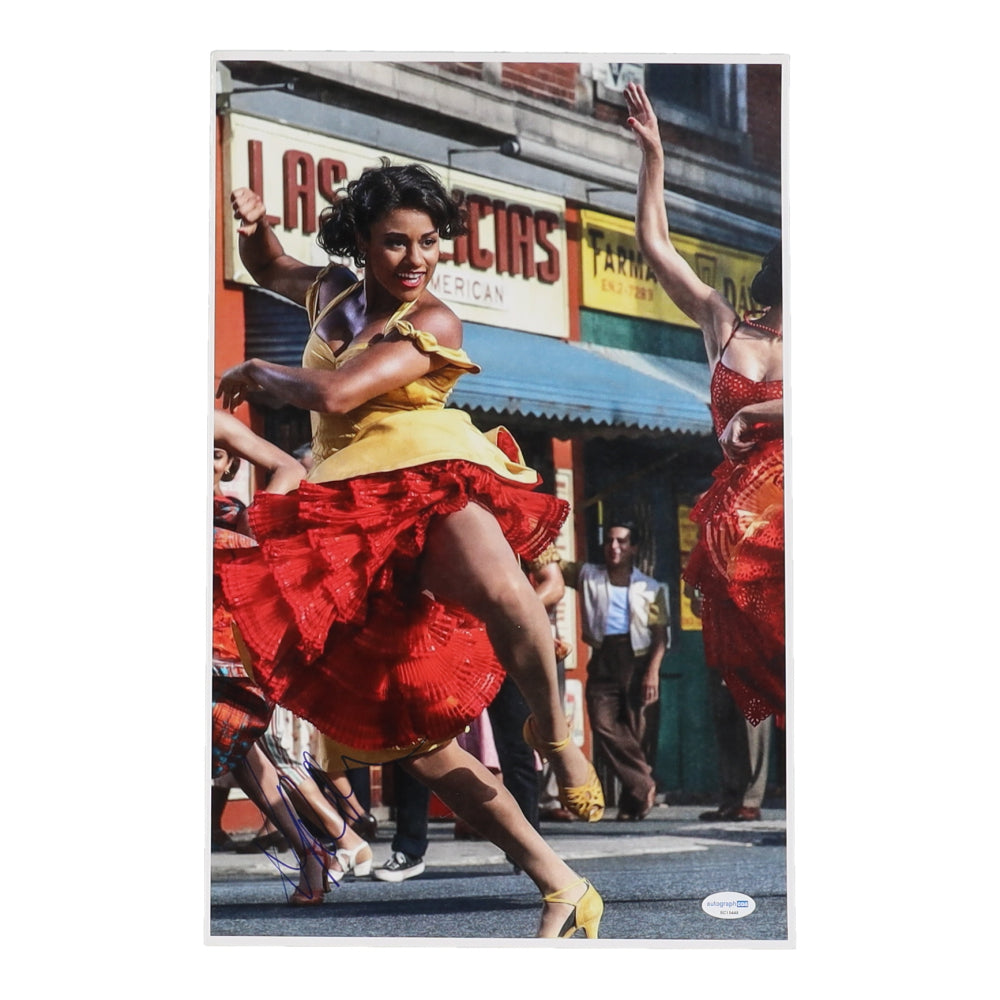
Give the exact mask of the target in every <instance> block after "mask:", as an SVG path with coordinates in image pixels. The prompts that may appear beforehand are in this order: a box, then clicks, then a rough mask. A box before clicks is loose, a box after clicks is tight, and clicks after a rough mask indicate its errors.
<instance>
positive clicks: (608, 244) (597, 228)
mask: <svg viewBox="0 0 1000 1000" xmlns="http://www.w3.org/2000/svg"><path fill="white" fill-rule="evenodd" d="M580 222H581V225H582V229H583V234H582V238H581V241H580V250H581V259H582V263H583V274H582V276H581V277H582V304H583V305H584V306H586V307H587V308H590V309H601V310H603V311H604V312H612V313H619V314H620V315H622V316H636V317H639V318H640V319H656V320H662V321H663V322H665V323H676V324H678V325H679V326H691V327H694V326H696V324H695V323H693V322H692V321H691V320H690V319H689V318H688V317H687V316H685V315H684V313H682V312H681V311H680V309H678V308H677V306H675V305H674V304H673V302H672V301H671V300H670V299H669V298H668V297H667V294H666V292H664V291H663V289H662V288H661V287H660V285H659V283H658V282H657V280H656V277H655V275H654V274H653V271H652V269H651V268H650V267H649V265H648V264H647V263H646V261H645V260H644V259H643V256H642V253H641V252H640V251H639V244H638V242H637V241H636V238H635V223H634V222H632V220H631V219H620V218H617V217H616V216H613V215H604V214H603V213H600V212H591V211H587V210H584V211H581V212H580ZM670 239H671V242H672V243H673V244H674V246H675V247H676V248H677V250H678V252H679V253H680V255H681V256H682V257H683V258H684V259H685V260H686V261H687V262H688V264H690V265H691V267H692V268H693V269H694V272H695V273H696V274H697V275H698V277H700V278H701V280H702V281H704V282H705V284H707V285H711V286H712V288H714V289H716V291H718V292H721V293H722V295H723V296H724V297H725V298H726V299H728V300H729V302H730V303H731V304H732V306H733V308H734V309H735V310H736V311H737V312H738V313H739V314H740V315H741V316H742V315H743V313H745V312H749V311H751V310H752V309H753V308H754V304H753V302H752V300H751V299H750V282H751V281H753V278H754V275H755V274H756V273H757V272H758V271H759V270H760V259H761V255H760V254H759V253H747V252H745V251H742V250H734V249H732V248H731V247H725V246H722V245H721V244H718V243H709V242H707V241H706V240H698V239H695V238H694V237H692V236H683V235H681V234H679V233H671V234H670Z"/></svg>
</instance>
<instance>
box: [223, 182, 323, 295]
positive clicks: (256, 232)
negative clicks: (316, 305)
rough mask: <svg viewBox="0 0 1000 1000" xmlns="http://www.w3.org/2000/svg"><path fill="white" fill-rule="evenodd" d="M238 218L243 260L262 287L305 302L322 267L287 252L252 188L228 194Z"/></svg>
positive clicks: (238, 189) (241, 257)
mask: <svg viewBox="0 0 1000 1000" xmlns="http://www.w3.org/2000/svg"><path fill="white" fill-rule="evenodd" d="M229 200H230V202H231V204H232V206H233V215H235V217H236V218H237V220H239V226H238V228H237V232H238V233H239V234H240V260H242V261H243V263H244V264H245V265H246V269H247V270H248V271H249V272H250V276H251V277H252V278H253V280H254V281H256V282H257V284H258V285H260V286H261V287H262V288H266V289H268V290H269V291H272V292H275V293H276V294H277V295H283V296H284V297H285V298H286V299H291V301H292V302H297V303H298V304H299V305H300V306H304V305H305V302H306V292H307V291H308V289H309V286H310V285H311V284H312V283H313V281H315V280H316V275H318V274H319V272H320V270H321V268H319V267H314V266H311V265H309V264H304V263H303V262H302V261H300V260H297V259H296V258H295V257H292V256H290V255H289V254H287V253H285V251H284V248H283V247H282V245H281V242H280V240H279V239H278V237H277V236H276V235H275V234H274V230H273V229H271V227H270V225H268V222H267V209H266V208H265V207H264V202H263V200H262V199H261V197H260V195H258V194H257V193H256V192H255V191H251V190H250V188H236V190H235V191H233V193H232V194H231V195H230V196H229Z"/></svg>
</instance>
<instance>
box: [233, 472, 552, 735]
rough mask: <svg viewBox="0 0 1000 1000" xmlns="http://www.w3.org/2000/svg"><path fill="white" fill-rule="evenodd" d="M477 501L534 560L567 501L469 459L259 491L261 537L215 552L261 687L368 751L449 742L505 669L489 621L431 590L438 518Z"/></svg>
mask: <svg viewBox="0 0 1000 1000" xmlns="http://www.w3.org/2000/svg"><path fill="white" fill-rule="evenodd" d="M469 503H476V504H479V505H480V506H482V507H484V508H485V509H486V510H488V511H490V512H491V513H492V514H493V515H494V516H495V517H496V519H497V521H498V523H499V524H500V527H501V529H502V531H503V533H504V535H505V536H506V538H507V540H508V541H509V542H510V545H511V547H512V548H513V550H514V551H515V552H516V553H517V554H518V555H520V556H523V557H524V558H526V559H531V558H533V557H534V556H536V555H537V554H538V553H539V552H541V551H542V549H543V548H545V546H546V545H548V544H549V543H550V542H551V540H552V539H553V538H554V537H555V535H556V533H557V532H558V530H559V528H560V526H561V525H562V523H563V521H564V520H565V519H566V516H567V514H568V510H569V508H568V505H567V504H566V503H565V502H564V501H562V500H558V499H556V498H555V497H552V496H549V495H546V494H543V493H535V492H533V490H532V489H531V488H529V487H526V486H522V485H519V484H517V483H513V482H511V481H509V480H505V479H503V478H501V477H500V476H498V475H496V474H495V473H493V472H490V471H489V470H487V469H485V468H483V467H481V466H478V465H474V464H472V463H469V462H464V461H460V460H450V461H444V462H435V463H431V464H428V465H422V466H418V467H415V468H412V469H402V470H399V471H395V472H386V473H373V474H371V475H367V476H360V477H358V478H355V479H351V480H346V481H343V482H331V483H319V484H315V483H302V484H301V485H300V487H299V488H298V489H297V490H296V491H294V492H293V493H289V494H287V495H285V496H281V495H278V494H270V493H262V494H258V496H257V497H256V499H255V501H254V503H253V505H252V506H251V507H250V510H249V513H250V521H251V524H252V526H253V531H254V535H255V537H256V538H257V541H258V548H256V549H247V550H245V551H241V552H231V553H227V554H226V555H225V556H224V557H223V558H222V559H221V560H220V564H219V576H220V579H221V582H222V587H223V591H224V594H225V599H226V604H227V606H228V607H229V608H230V610H231V611H232V613H233V615H234V617H235V619H236V623H237V625H238V628H239V631H240V633H241V636H242V639H243V641H244V642H245V643H246V646H247V647H248V649H249V652H250V653H251V655H252V659H253V663H252V670H253V675H254V678H255V679H256V681H257V682H258V683H259V684H260V686H261V688H263V690H264V692H265V694H266V695H267V696H268V697H269V698H271V699H273V700H274V701H276V702H278V703H279V704H281V705H284V706H285V707H286V708H288V709H289V710H290V711H291V712H294V713H295V714H296V715H299V716H301V717H302V718H304V719H307V720H308V721H309V722H311V723H313V725H315V726H316V727H317V728H318V729H319V730H320V731H321V732H323V733H325V734H327V735H328V736H330V737H332V738H333V739H334V740H336V741H338V742H339V743H341V744H343V745H345V746H348V747H356V748H359V749H363V750H380V749H384V748H394V747H404V748H405V747H411V746H413V745H415V744H421V743H427V744H432V743H440V742H442V741H444V740H447V739H451V738H452V737H454V736H456V735H457V734H458V733H460V732H461V731H463V730H464V729H465V727H466V726H467V725H468V724H469V723H470V722H471V721H472V720H473V719H475V718H476V717H477V716H478V715H479V713H480V712H481V711H482V710H483V708H485V707H486V705H488V704H489V703H490V701H491V700H492V699H493V696H494V695H495V694H496V691H497V689H498V688H499V687H500V683H501V681H502V680H503V676H504V672H503V669H502V668H501V666H500V664H499V663H498V662H497V660H496V657H495V655H494V653H493V649H492V646H491V645H490V642H489V640H488V638H487V636H486V631H485V628H484V626H483V624H482V622H480V621H479V619H477V618H475V617H473V616H472V615H470V614H468V613H467V612H466V611H464V610H463V609H461V608H456V607H448V606H445V605H444V604H441V603H440V602H438V601H435V600H434V599H432V598H431V597H430V596H429V595H427V594H426V593H422V592H421V589H420V583H419V561H420V554H421V552H422V550H423V547H424V543H425V539H426V536H427V530H428V527H429V525H430V523H431V521H432V519H433V518H434V517H437V516H441V515H444V514H449V513H453V512H455V511H458V510H461V509H462V508H464V507H465V506H466V505H467V504H469Z"/></svg>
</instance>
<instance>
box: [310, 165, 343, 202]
mask: <svg viewBox="0 0 1000 1000" xmlns="http://www.w3.org/2000/svg"><path fill="white" fill-rule="evenodd" d="M346 179H347V164H346V163H341V161H340V160H331V159H330V158H329V157H324V158H323V159H322V160H320V161H319V163H318V164H317V165H316V184H317V186H318V187H319V193H320V194H321V195H322V196H323V197H324V198H326V200H327V201H329V202H333V201H336V200H337V185H338V184H340V183H341V182H342V181H344V180H346Z"/></svg>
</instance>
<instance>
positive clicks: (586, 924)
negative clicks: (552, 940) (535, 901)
mask: <svg viewBox="0 0 1000 1000" xmlns="http://www.w3.org/2000/svg"><path fill="white" fill-rule="evenodd" d="M581 883H583V884H584V885H585V886H586V887H587V888H586V890H585V891H584V894H583V895H582V896H581V897H580V898H579V899H578V900H577V901H576V902H575V903H574V902H573V900H571V899H564V898H563V897H564V895H565V894H566V893H567V892H569V891H570V889H575V888H576V887H577V886H578V885H580V884H581ZM542 901H543V902H545V903H565V904H566V905H567V906H572V907H573V912H572V913H571V914H570V915H569V916H568V917H567V918H566V923H564V924H563V925H562V927H561V928H560V930H559V933H558V934H557V935H556V936H557V937H560V938H568V937H572V936H573V935H574V934H575V933H576V932H577V931H578V930H583V933H584V934H586V935H587V937H588V938H596V937H597V928H598V927H599V926H600V924H601V916H602V915H603V913H604V900H603V899H601V895H600V893H599V892H598V891H597V890H596V889H595V888H594V887H593V886H592V885H591V884H590V882H589V881H588V880H587V879H585V878H578V879H577V880H576V881H575V882H570V884H569V885H567V886H566V887H565V888H563V889H557V890H556V891H555V892H550V893H549V894H548V895H547V896H542Z"/></svg>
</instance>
